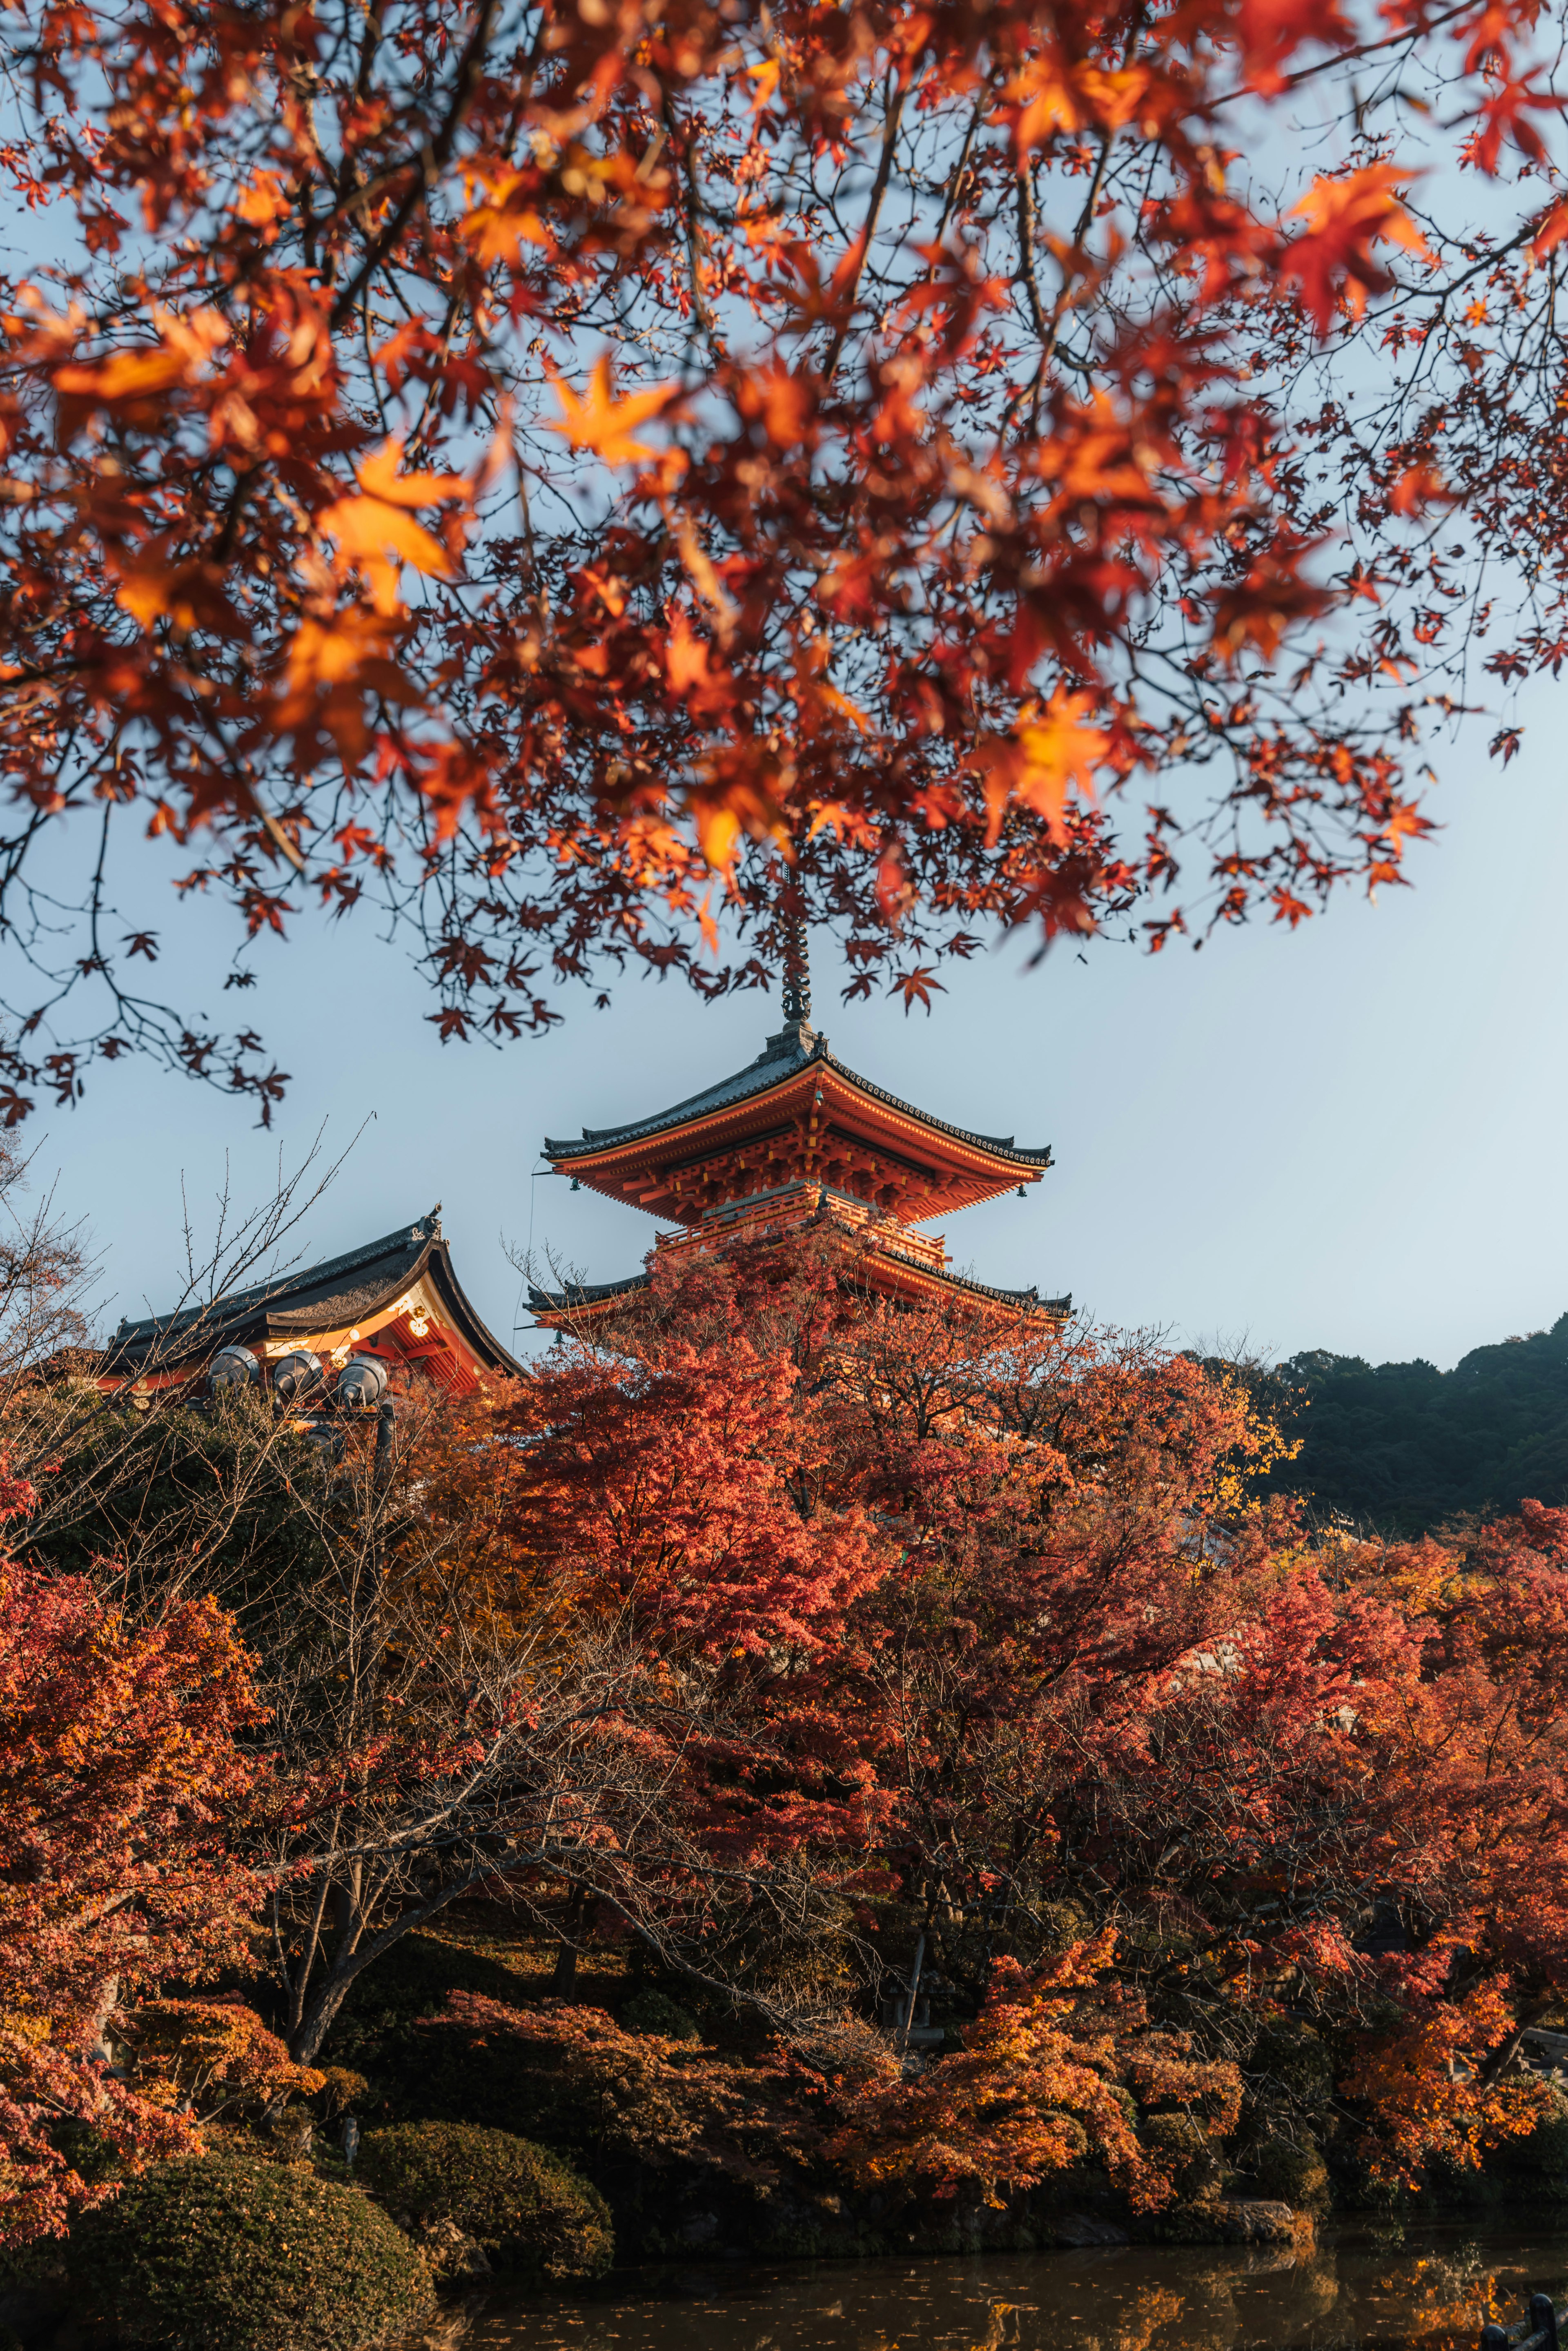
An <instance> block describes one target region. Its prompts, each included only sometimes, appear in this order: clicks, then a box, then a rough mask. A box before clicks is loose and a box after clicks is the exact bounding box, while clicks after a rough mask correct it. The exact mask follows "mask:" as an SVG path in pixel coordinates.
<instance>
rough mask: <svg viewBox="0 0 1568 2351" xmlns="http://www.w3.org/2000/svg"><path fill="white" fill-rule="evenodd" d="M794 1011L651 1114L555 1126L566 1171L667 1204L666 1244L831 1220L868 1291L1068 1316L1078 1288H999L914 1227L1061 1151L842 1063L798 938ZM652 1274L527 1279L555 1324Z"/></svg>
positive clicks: (724, 1245) (789, 998)
mask: <svg viewBox="0 0 1568 2351" xmlns="http://www.w3.org/2000/svg"><path fill="white" fill-rule="evenodd" d="M783 1011H784V1026H783V1027H782V1028H781V1029H779V1032H778V1034H777V1035H776V1036H772V1037H769V1038H768V1041H767V1043H766V1044H765V1045H764V1047H763V1049H762V1050H761V1052H760V1053H758V1056H757V1059H756V1060H755V1061H752V1062H749V1063H748V1064H747V1067H746V1068H745V1069H744V1070H739V1071H737V1072H736V1074H735V1075H734V1076H733V1077H728V1078H721V1079H720V1080H719V1081H718V1082H717V1084H716V1085H711V1086H707V1087H705V1088H704V1090H703V1091H702V1092H700V1093H695V1094H691V1095H688V1096H687V1098H686V1100H685V1102H675V1103H674V1105H673V1106H672V1107H671V1108H670V1109H668V1110H662V1111H657V1112H655V1113H653V1116H652V1117H649V1118H639V1119H632V1120H629V1121H628V1122H627V1123H625V1124H623V1125H621V1126H603V1127H585V1128H584V1129H583V1131H582V1134H581V1135H580V1137H579V1138H578V1139H577V1140H576V1141H575V1142H556V1141H553V1140H549V1139H547V1141H546V1143H545V1146H544V1155H545V1157H546V1158H547V1159H548V1160H549V1163H550V1165H551V1167H552V1168H553V1169H554V1170H555V1172H556V1173H557V1174H559V1175H569V1176H570V1178H571V1182H572V1188H573V1190H574V1191H575V1190H576V1189H577V1187H578V1186H580V1185H587V1186H588V1187H589V1188H590V1190H591V1191H595V1192H601V1193H602V1194H603V1195H604V1196H605V1197H606V1198H607V1199H611V1200H622V1201H625V1202H626V1203H627V1205H628V1206H629V1207H635V1208H642V1209H643V1210H644V1211H645V1212H646V1213H647V1214H649V1215H650V1216H654V1217H660V1218H664V1219H667V1220H668V1221H669V1223H670V1224H671V1225H672V1226H673V1227H674V1229H673V1230H670V1231H663V1232H660V1233H658V1234H656V1235H655V1237H654V1242H653V1247H654V1249H655V1250H656V1251H657V1252H658V1254H659V1256H660V1257H661V1258H662V1259H671V1258H678V1257H681V1256H684V1255H685V1254H686V1253H688V1252H695V1253H697V1254H710V1253H713V1252H715V1251H718V1250H723V1249H733V1248H735V1247H737V1246H738V1245H741V1244H744V1243H759V1242H768V1241H773V1240H778V1239H780V1238H783V1237H784V1236H785V1235H786V1234H789V1233H798V1232H802V1231H804V1230H806V1229H807V1228H816V1229H819V1230H825V1231H826V1233H827V1234H829V1235H831V1236H834V1237H837V1238H841V1239H842V1241H843V1242H844V1244H845V1245H846V1248H847V1249H850V1250H852V1252H853V1255H854V1259H855V1264H856V1272H857V1277H858V1278H859V1279H860V1280H862V1281H864V1282H865V1283H866V1284H867V1286H868V1287H869V1288H870V1289H871V1290H873V1293H875V1294H877V1295H880V1296H883V1297H885V1298H889V1299H893V1300H895V1301H902V1302H904V1303H906V1304H908V1305H912V1306H913V1305H922V1306H930V1305H937V1304H941V1303H945V1302H946V1303H956V1302H958V1301H967V1303H968V1304H969V1305H971V1306H972V1307H974V1308H975V1309H977V1310H979V1311H1001V1312H1006V1313H1011V1314H1018V1313H1025V1314H1029V1315H1030V1316H1034V1315H1040V1316H1049V1317H1051V1319H1053V1320H1058V1321H1060V1320H1061V1318H1062V1317H1064V1316H1065V1315H1066V1314H1067V1313H1068V1311H1070V1309H1071V1303H1072V1301H1071V1298H1043V1299H1042V1298H1041V1297H1040V1294H1039V1292H1038V1290H1033V1289H1030V1290H994V1289H991V1288H989V1287H988V1285H987V1284H985V1283H983V1282H978V1281H971V1280H967V1279H966V1278H965V1277H964V1276H962V1275H960V1274H956V1273H954V1272H953V1271H952V1270H950V1267H949V1264H948V1258H947V1251H946V1247H945V1246H944V1243H943V1239H942V1237H941V1235H940V1234H937V1233H925V1232H921V1231H919V1230H917V1228H918V1227H920V1226H922V1225H925V1223H927V1222H928V1221H929V1220H930V1219H931V1218H932V1217H938V1216H945V1215H947V1214H949V1213H951V1211H953V1210H954V1209H956V1208H967V1207H973V1206H974V1205H975V1204H976V1203H977V1201H980V1200H991V1199H995V1198H997V1197H998V1195H999V1194H1001V1193H1003V1192H1008V1191H1012V1190H1016V1191H1018V1192H1019V1195H1020V1196H1021V1195H1023V1194H1025V1193H1027V1192H1028V1190H1029V1188H1030V1186H1031V1185H1035V1184H1038V1183H1039V1182H1040V1178H1041V1176H1042V1175H1044V1174H1045V1171H1046V1169H1047V1168H1048V1167H1049V1166H1050V1165H1051V1152H1050V1150H1049V1148H1040V1149H1032V1150H1031V1149H1026V1148H1024V1147H1022V1146H1021V1145H1019V1144H1015V1143H1014V1141H1013V1138H1012V1137H1011V1135H996V1134H970V1133H969V1132H968V1130H967V1128H965V1127H960V1126H949V1125H948V1124H947V1123H946V1122H945V1121H944V1120H942V1119H939V1118H933V1117H932V1116H931V1115H930V1113H928V1112H925V1111H923V1110H916V1109H915V1107H914V1105H913V1104H912V1103H909V1102H901V1101H899V1099H898V1097H897V1096H896V1095H895V1094H890V1093H886V1092H883V1089H882V1087H881V1086H877V1085H873V1083H872V1082H871V1081H870V1080H869V1079H867V1078H862V1077H859V1076H857V1075H856V1073H855V1071H853V1070H851V1069H847V1068H846V1067H845V1066H844V1064H843V1062H842V1061H839V1060H838V1059H837V1058H836V1057H835V1056H834V1055H833V1054H832V1053H831V1052H830V1051H829V1050H828V1040H827V1039H826V1037H823V1036H820V1035H819V1034H818V1033H817V1031H816V1030H815V1029H813V1028H812V1026H811V1019H810V1011H811V999H810V984H809V980H808V977H807V974H806V967H805V955H804V949H803V944H798V945H797V946H796V948H795V952H794V953H793V955H792V956H790V958H789V961H788V962H787V965H786V970H785V986H784V998H783ZM648 1280H649V1276H648V1275H647V1274H646V1273H640V1274H632V1275H630V1276H628V1277H627V1278H626V1279H624V1280H620V1281H603V1282H584V1283H573V1284H572V1285H570V1287H569V1288H567V1289H564V1290H539V1289H531V1290H530V1292H529V1302H530V1303H531V1305H532V1307H533V1310H534V1312H535V1314H536V1316H537V1317H538V1322H540V1323H541V1324H543V1325H546V1326H555V1327H560V1326H562V1325H565V1324H568V1323H571V1324H581V1323H582V1322H588V1321H591V1320H593V1319H595V1318H596V1317H597V1316H600V1315H601V1314H603V1313H605V1312H606V1311H609V1310H611V1309H612V1306H613V1305H614V1303H615V1301H618V1300H621V1299H624V1298H626V1297H628V1296H629V1295H630V1294H631V1293H632V1292H633V1291H635V1290H640V1289H645V1288H646V1287H647V1285H648Z"/></svg>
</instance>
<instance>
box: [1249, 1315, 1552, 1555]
mask: <svg viewBox="0 0 1568 2351" xmlns="http://www.w3.org/2000/svg"><path fill="white" fill-rule="evenodd" d="M1278 1377H1279V1380H1280V1381H1281V1383H1282V1384H1284V1385H1285V1386H1286V1387H1289V1388H1293V1389H1294V1390H1295V1392H1296V1395H1297V1399H1298V1401H1299V1402H1300V1404H1301V1405H1304V1407H1305V1409H1304V1410H1302V1411H1301V1415H1300V1418H1299V1420H1298V1421H1296V1422H1295V1424H1294V1425H1295V1426H1296V1427H1297V1430H1298V1433H1299V1434H1300V1436H1301V1452H1300V1454H1299V1455H1298V1457H1297V1458H1296V1459H1295V1460H1294V1461H1293V1462H1291V1463H1290V1464H1289V1465H1286V1466H1284V1467H1281V1468H1280V1469H1279V1470H1278V1471H1277V1472H1276V1473H1275V1474H1276V1481H1277V1482H1278V1483H1279V1484H1280V1486H1281V1487H1282V1488H1283V1489H1287V1490H1290V1491H1292V1492H1296V1493H1300V1494H1302V1495H1304V1496H1307V1497H1309V1498H1310V1499H1311V1500H1312V1504H1313V1506H1314V1507H1315V1508H1316V1509H1317V1510H1322V1511H1342V1512H1343V1513H1345V1514H1346V1515H1347V1516H1348V1517H1350V1518H1352V1519H1355V1520H1363V1521H1364V1522H1365V1523H1367V1524H1368V1525H1370V1526H1375V1527H1377V1528H1379V1529H1380V1530H1383V1531H1387V1532H1389V1533H1396V1534H1405V1535H1415V1534H1423V1533H1425V1532H1426V1531H1427V1530H1428V1529H1430V1528H1434V1527H1437V1526H1440V1525H1441V1524H1442V1523H1443V1522H1444V1520H1449V1519H1457V1518H1459V1517H1461V1516H1463V1515H1464V1514H1466V1513H1469V1514H1472V1515H1473V1514H1478V1513H1479V1514H1483V1515H1484V1514H1490V1513H1491V1512H1495V1511H1500V1510H1517V1509H1518V1508H1519V1505H1520V1503H1521V1500H1523V1499H1524V1498H1525V1497H1526V1496H1527V1495H1528V1496H1532V1497H1533V1498H1534V1499H1537V1500H1539V1501H1542V1502H1547V1503H1550V1504H1552V1505H1553V1506H1555V1507H1559V1508H1561V1507H1562V1505H1563V1503H1565V1502H1568V1314H1563V1315H1559V1317H1558V1319H1557V1321H1556V1322H1554V1323H1553V1324H1552V1328H1551V1330H1550V1331H1531V1332H1530V1333H1529V1334H1528V1335H1527V1336H1521V1337H1517V1338H1511V1339H1504V1340H1501V1341H1499V1342H1496V1343H1493V1344H1492V1345H1490V1346H1486V1347H1474V1348H1472V1349H1471V1351H1470V1353H1469V1354H1468V1355H1465V1356H1463V1357H1461V1359H1460V1360H1459V1362H1458V1363H1457V1364H1455V1366H1454V1368H1453V1370H1452V1371H1451V1372H1440V1371H1438V1370H1437V1367H1436V1365H1435V1364H1427V1363H1422V1362H1419V1361H1416V1362H1415V1363H1409V1364H1369V1363H1367V1362H1365V1361H1364V1359H1363V1357H1361V1356H1360V1355H1336V1354H1333V1353H1330V1352H1329V1351H1328V1350H1327V1349H1326V1348H1313V1349H1309V1350H1308V1351H1306V1352H1305V1353H1301V1354H1299V1355H1293V1356H1291V1358H1290V1359H1289V1360H1288V1361H1287V1362H1285V1363H1282V1364H1281V1365H1280V1366H1279V1370H1278ZM1276 1402H1277V1403H1278V1404H1281V1405H1282V1404H1284V1402H1285V1399H1284V1397H1283V1396H1281V1395H1276Z"/></svg>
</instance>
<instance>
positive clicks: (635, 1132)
mask: <svg viewBox="0 0 1568 2351" xmlns="http://www.w3.org/2000/svg"><path fill="white" fill-rule="evenodd" d="M813 1061H821V1062H822V1063H823V1064H824V1065H825V1066H826V1067H827V1068H828V1069H830V1070H834V1071H837V1072H838V1074H839V1076H840V1077H841V1078H847V1079H848V1080H849V1081H850V1083H851V1084H852V1085H854V1086H858V1087H859V1088H860V1090H861V1092H862V1093H867V1094H871V1095H873V1096H874V1098H875V1099H876V1101H878V1102H886V1103H887V1105H888V1107H889V1109H891V1110H895V1111H898V1112H899V1113H901V1114H902V1115H903V1116H904V1117H905V1118H915V1119H918V1120H919V1121H920V1123H921V1124H922V1125H923V1126H929V1127H933V1128H935V1129H936V1133H937V1134H950V1135H952V1136H954V1137H955V1138H956V1141H958V1142H959V1143H968V1144H976V1145H977V1146H978V1148H979V1149H980V1150H982V1151H989V1152H993V1153H994V1154H995V1155H997V1157H998V1158H1000V1159H1010V1160H1013V1161H1014V1162H1015V1163H1016V1164H1017V1165H1019V1166H1028V1167H1048V1166H1049V1165H1051V1147H1050V1145H1049V1144H1046V1145H1044V1146H1042V1147H1041V1148H1040V1149H1039V1150H1026V1149H1023V1148H1021V1147H1020V1146H1019V1144H1015V1143H1014V1141H1013V1139H1012V1136H1011V1135H1010V1134H973V1133H972V1132H971V1131H970V1130H969V1128H967V1127H964V1126H950V1125H949V1124H948V1123H947V1122H946V1119H940V1118H933V1117H932V1116H931V1114H930V1113H929V1112H928V1111H924V1110H916V1109H915V1105H914V1104H913V1103H912V1102H902V1101H901V1100H900V1099H899V1097H898V1095H897V1094H890V1093H888V1092H886V1091H885V1090H884V1089H883V1087H881V1086H877V1085H873V1083H872V1081H871V1080H870V1079H869V1078H862V1077H860V1076H859V1075H857V1073H856V1072H855V1071H853V1070H852V1069H848V1068H846V1066H845V1064H844V1063H843V1062H842V1061H836V1060H835V1059H834V1057H833V1055H832V1054H831V1053H830V1052H829V1050H828V1040H827V1039H826V1038H825V1037H818V1036H816V1035H815V1033H814V1032H813V1030H812V1029H810V1028H809V1027H808V1026H807V1024H806V1023H805V1022H804V1021H801V1022H798V1023H796V1024H794V1025H793V1026H791V1027H789V1028H786V1029H780V1030H779V1034H778V1035H777V1036H776V1037H769V1039H768V1042H767V1044H766V1045H765V1046H764V1047H763V1049H762V1050H761V1052H760V1053H758V1057H757V1059H756V1061H750V1062H748V1063H747V1066H746V1068H745V1069H744V1070H737V1071H736V1073H735V1075H734V1076H733V1077H729V1078H721V1079H720V1080H719V1081H718V1082H717V1084H716V1085H712V1086H707V1087H706V1088H705V1089H704V1091H703V1092H701V1093H697V1094H688V1095H687V1096H686V1099H685V1102H674V1103H672V1105H671V1107H670V1108H669V1109H668V1110H662V1111H657V1112H655V1113H654V1114H653V1117H652V1118H643V1119H632V1120H631V1121H629V1122H628V1123H627V1124H625V1125H624V1126H585V1127H584V1128H583V1130H582V1135H581V1139H580V1141H579V1142H576V1143H570V1142H559V1143H558V1142H556V1141H554V1140H553V1139H552V1138H550V1137H548V1136H547V1138H546V1141H545V1156H546V1158H547V1159H567V1160H570V1159H582V1158H587V1157H590V1156H591V1155H592V1154H594V1153H595V1152H599V1151H606V1150H610V1149H612V1148H613V1147H614V1146H615V1145H616V1144H622V1143H633V1142H635V1141H636V1140H637V1139H638V1138H639V1136H642V1135H653V1134H661V1133H663V1132H664V1129H665V1128H667V1127H675V1126H685V1124H686V1123H687V1122H688V1121H689V1120H691V1119H694V1118H702V1117H704V1116H705V1115H706V1113H708V1112H709V1111H715V1110H723V1109H725V1108H727V1105H728V1104H730V1103H731V1102H745V1101H746V1100H747V1098H748V1097H749V1096H750V1095H752V1094H759V1093H766V1092H768V1089H769V1087H772V1086H777V1085H782V1084H783V1083H784V1081H785V1080H786V1079H789V1078H792V1077H794V1076H796V1075H797V1074H798V1072H799V1071H801V1070H803V1069H806V1068H807V1067H808V1066H809V1065H810V1063H811V1062H813Z"/></svg>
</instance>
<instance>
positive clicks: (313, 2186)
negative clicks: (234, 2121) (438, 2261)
mask: <svg viewBox="0 0 1568 2351" xmlns="http://www.w3.org/2000/svg"><path fill="white" fill-rule="evenodd" d="M67 2259H68V2270H69V2274H70V2282H71V2290H72V2298H73V2301H74V2302H75V2303H76V2304H78V2307H79V2308H80V2309H81V2311H82V2312H83V2314H84V2315H86V2316H88V2317H89V2318H91V2319H95V2320H98V2321H99V2322H103V2323H106V2324H107V2325H110V2327H112V2328H113V2330H114V2332H115V2334H116V2335H119V2336H120V2338H121V2339H122V2340H124V2341H125V2342H127V2343H137V2344H156V2345H157V2346H160V2351H371V2346H374V2345H378V2344H382V2343H384V2342H387V2341H388V2340H390V2339H391V2338H392V2337H393V2336H395V2335H401V2334H402V2333H404V2332H405V2331H406V2330H408V2329H409V2328H411V2327H413V2326H415V2325H418V2324H419V2323H420V2322H421V2321H422V2320H423V2319H424V2318H426V2317H427V2316H428V2315H429V2314H430V2312H431V2310H432V2308H433V2306H434V2294H433V2292H432V2288H431V2281H430V2273H429V2270H428V2269H427V2267H426V2265H425V2263H424V2262H423V2259H422V2258H421V2256H420V2254H419V2252H417V2251H416V2249H415V2248H414V2247H413V2245H411V2244H410V2243H409V2241H408V2239H407V2238H406V2237H405V2236H403V2235H402V2232H401V2231H399V2230H398V2229H396V2228H394V2227H393V2225H392V2221H391V2220H389V2219H388V2218H387V2216H386V2214H385V2213H384V2212H383V2211H382V2210H379V2209H378V2207H377V2206H376V2205H375V2204H373V2203H372V2202H371V2199H369V2197H367V2196H364V2195H361V2192H360V2191H359V2189H355V2188H339V2187H335V2186H333V2185H332V2184H331V2183H330V2182H329V2181H327V2180H322V2179H317V2177H316V2175H315V2173H314V2172H312V2171H310V2170H308V2169H307V2168H304V2167H303V2166H294V2165H284V2164H276V2163H265V2162H257V2161H255V2160H252V2159H250V2158H240V2157H236V2156H216V2155H204V2156H187V2157H184V2158H181V2159H179V2160H177V2161H175V2162H172V2163H159V2164H154V2165H152V2167H151V2168H149V2169H148V2170H147V2171H145V2172H142V2173H141V2174H140V2176H139V2177H137V2178H136V2179H131V2180H128V2181H127V2183H126V2185H125V2187H124V2188H123V2189H122V2190H121V2191H120V2195H119V2196H118V2197H117V2198H116V2199H115V2200H114V2202H113V2203H112V2204H107V2205H104V2206H102V2207H100V2208H99V2210H97V2211H95V2212H91V2213H89V2214H88V2215H87V2216H86V2217H85V2218H84V2219H82V2220H78V2222H77V2224H76V2227H75V2228H74V2230H73V2231H72V2233H71V2239H70V2243H69V2246H68V2255H67Z"/></svg>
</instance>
